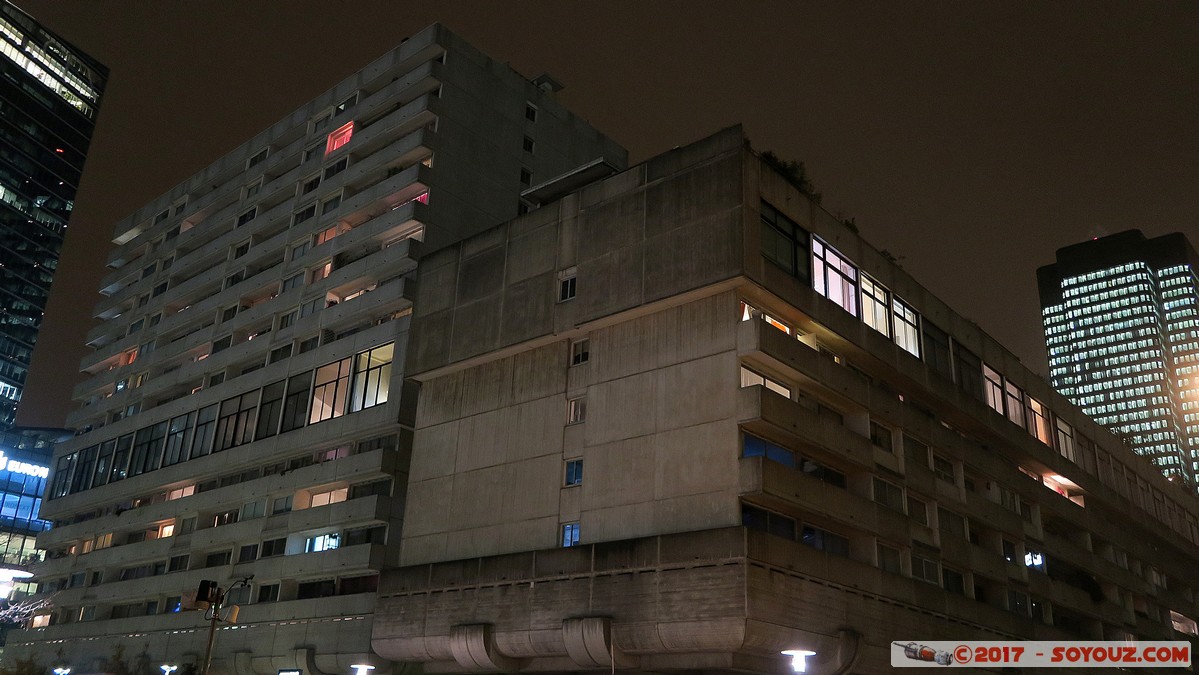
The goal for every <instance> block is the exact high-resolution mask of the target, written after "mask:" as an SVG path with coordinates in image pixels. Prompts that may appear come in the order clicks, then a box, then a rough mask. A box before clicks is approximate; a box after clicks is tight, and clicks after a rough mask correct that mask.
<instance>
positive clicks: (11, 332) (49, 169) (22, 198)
mask: <svg viewBox="0 0 1199 675" xmlns="http://www.w3.org/2000/svg"><path fill="white" fill-rule="evenodd" d="M0 53H2V54H3V58H0V74H2V77H0V428H7V427H9V426H11V425H12V424H13V418H14V416H15V415H16V410H17V404H18V403H19V402H20V400H21V391H22V389H23V388H24V386H25V376H26V373H27V372H28V369H29V363H30V359H31V358H32V356H33V347H34V343H35V342H36V341H37V332H38V328H40V327H41V322H42V313H43V312H44V311H45V309H46V298H47V297H48V295H49V292H50V282H51V281H53V279H54V271H55V269H57V267H58V255H59V252H60V250H61V249H62V239H63V235H64V234H65V233H66V227H67V221H68V220H69V219H70V216H71V208H72V206H73V203H74V199H75V190H76V188H77V187H78V186H79V176H80V172H81V171H82V170H83V162H84V158H85V157H86V156H87V148H88V144H89V142H90V141H91V137H92V130H93V128H94V127H95V121H96V112H97V110H98V108H99V105H100V97H101V94H102V93H103V91H104V83H105V81H106V79H107V77H108V70H107V69H106V68H105V67H104V66H103V65H101V64H100V63H98V62H97V61H95V60H94V59H92V58H91V57H89V56H88V55H86V54H84V53H83V52H80V51H79V50H78V49H76V48H74V47H72V46H71V45H69V44H67V43H66V42H64V41H62V40H61V39H60V38H58V37H57V36H56V35H54V34H53V33H51V32H49V31H47V30H46V29H45V28H43V27H42V26H40V25H39V24H38V23H37V22H36V21H34V20H33V19H32V18H30V17H29V15H27V14H25V13H24V12H22V11H21V10H19V9H17V8H16V7H15V6H13V5H12V4H11V3H8V2H0Z"/></svg>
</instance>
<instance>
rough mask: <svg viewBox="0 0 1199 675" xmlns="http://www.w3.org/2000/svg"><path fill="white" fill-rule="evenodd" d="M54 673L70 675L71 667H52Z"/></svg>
mask: <svg viewBox="0 0 1199 675" xmlns="http://www.w3.org/2000/svg"><path fill="white" fill-rule="evenodd" d="M54 675H71V669H70V668H64V667H62V666H59V667H57V668H55V669H54Z"/></svg>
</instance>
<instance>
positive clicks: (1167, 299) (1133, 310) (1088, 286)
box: [1037, 230, 1199, 483]
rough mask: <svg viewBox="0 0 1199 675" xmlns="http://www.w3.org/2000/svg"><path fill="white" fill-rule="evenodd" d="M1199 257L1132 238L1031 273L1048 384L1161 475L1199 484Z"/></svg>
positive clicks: (1101, 242)
mask: <svg viewBox="0 0 1199 675" xmlns="http://www.w3.org/2000/svg"><path fill="white" fill-rule="evenodd" d="M1197 266H1199V256H1196V253H1195V249H1194V248H1193V247H1192V246H1191V244H1190V242H1188V241H1187V239H1186V237H1184V236H1183V235H1182V234H1178V233H1175V234H1169V235H1165V236H1161V237H1156V238H1153V239H1146V238H1145V236H1144V235H1143V234H1141V232H1140V231H1138V230H1131V231H1128V232H1121V233H1119V234H1114V235H1111V236H1108V237H1102V238H1097V239H1094V240H1092V241H1087V242H1083V243H1081V244H1075V245H1073V246H1067V247H1065V248H1062V249H1058V251H1057V261H1056V262H1055V263H1054V264H1052V265H1047V266H1045V267H1042V268H1041V269H1039V270H1038V271H1037V277H1038V284H1039V286H1040V294H1041V307H1042V308H1043V316H1044V322H1045V343H1046V346H1047V348H1048V351H1049V369H1050V377H1051V379H1052V382H1053V386H1054V387H1055V388H1057V390H1058V391H1060V392H1061V393H1062V394H1064V395H1065V396H1066V397H1067V398H1069V399H1070V400H1071V401H1073V402H1074V403H1075V404H1076V405H1078V406H1080V407H1081V408H1082V409H1083V410H1084V411H1086V412H1087V414H1089V415H1090V416H1091V417H1093V418H1094V419H1095V421H1097V422H1099V423H1100V424H1103V425H1104V426H1107V427H1109V428H1111V429H1112V430H1113V431H1115V432H1116V433H1117V434H1118V435H1120V436H1122V437H1123V438H1124V439H1125V440H1126V442H1127V443H1128V444H1129V445H1130V446H1131V447H1132V448H1133V450H1135V451H1136V452H1137V453H1138V454H1142V455H1146V456H1148V457H1151V458H1152V459H1153V462H1154V463H1155V464H1156V465H1157V466H1158V467H1159V468H1160V469H1161V470H1162V472H1163V473H1165V474H1166V475H1180V476H1182V477H1184V478H1186V479H1188V480H1190V481H1192V482H1194V483H1199V481H1197V480H1196V477H1197V476H1199V373H1197V372H1196V371H1197V370H1199V313H1197V312H1199V308H1197V300H1199V294H1197V289H1199V284H1197V283H1196V277H1195V270H1196V267H1197Z"/></svg>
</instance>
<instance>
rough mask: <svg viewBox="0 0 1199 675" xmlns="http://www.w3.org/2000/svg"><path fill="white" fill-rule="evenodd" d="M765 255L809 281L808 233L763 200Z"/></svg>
mask: <svg viewBox="0 0 1199 675" xmlns="http://www.w3.org/2000/svg"><path fill="white" fill-rule="evenodd" d="M761 209H762V219H761V238H762V255H763V256H764V257H765V258H766V259H767V260H769V261H770V262H772V263H774V264H776V265H778V266H779V267H781V268H783V270H784V271H786V272H787V273H788V274H790V275H792V276H794V277H797V278H799V279H800V280H801V281H803V282H805V283H807V282H808V281H809V279H810V278H811V275H810V273H809V264H810V261H811V256H810V255H809V253H808V233H807V232H806V231H805V230H804V229H803V228H801V227H800V226H799V225H796V224H795V222H794V221H792V220H791V219H790V218H787V217H786V216H784V215H783V214H781V213H779V212H778V211H777V210H776V209H775V208H774V207H773V206H771V205H770V204H767V203H766V202H762V203H761Z"/></svg>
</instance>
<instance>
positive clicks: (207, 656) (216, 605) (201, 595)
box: [160, 574, 254, 675]
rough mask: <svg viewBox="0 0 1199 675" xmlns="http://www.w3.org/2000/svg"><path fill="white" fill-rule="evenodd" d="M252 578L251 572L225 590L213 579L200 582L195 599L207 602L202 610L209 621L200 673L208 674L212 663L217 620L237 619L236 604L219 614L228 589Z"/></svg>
mask: <svg viewBox="0 0 1199 675" xmlns="http://www.w3.org/2000/svg"><path fill="white" fill-rule="evenodd" d="M253 578H254V575H253V574H251V575H250V576H248V577H245V578H244V579H239V580H238V581H236V582H234V584H233V585H232V586H230V587H229V588H228V589H227V590H222V589H221V588H220V587H219V586H217V584H216V582H215V581H208V580H207V579H205V580H204V581H201V582H200V588H199V590H197V591H196V601H197V602H201V601H202V602H207V603H208V609H206V610H204V618H205V619H207V620H208V622H209V624H208V646H207V647H205V649H204V667H203V668H202V669H201V670H200V675H208V667H209V666H211V665H212V648H213V645H215V644H216V625H217V622H220V621H227V622H229V623H233V622H235V621H237V611H236V610H237V606H236V605H234V607H233V609H234V611H231V612H228V613H226V614H225V616H224V617H222V616H221V610H222V609H224V608H225V606H224V603H225V596H226V595H228V592H229V591H233V590H234V589H236V588H239V587H241V586H248V585H249V583H250V580H251V579H253ZM160 667H161V668H162V670H163V675H171V672H170V671H168V670H167V665H166V664H163V665H162V666H160ZM177 667H178V666H171V670H174V669H175V668H177Z"/></svg>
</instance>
